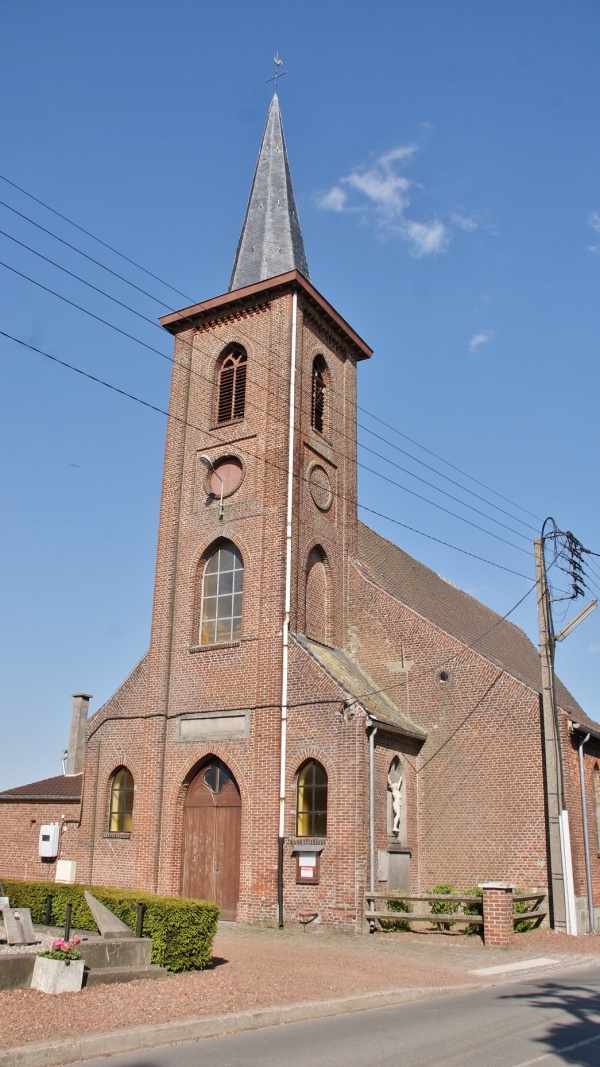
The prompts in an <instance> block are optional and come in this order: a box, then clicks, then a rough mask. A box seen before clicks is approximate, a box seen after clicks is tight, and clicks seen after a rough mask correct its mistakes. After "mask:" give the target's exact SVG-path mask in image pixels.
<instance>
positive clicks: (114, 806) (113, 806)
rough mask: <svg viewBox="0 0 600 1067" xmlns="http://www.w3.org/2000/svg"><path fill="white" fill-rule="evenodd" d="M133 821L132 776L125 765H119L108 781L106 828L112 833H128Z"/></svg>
mask: <svg viewBox="0 0 600 1067" xmlns="http://www.w3.org/2000/svg"><path fill="white" fill-rule="evenodd" d="M132 822H133V778H132V777H131V773H130V772H129V771H128V770H127V767H119V768H117V770H116V771H115V773H114V774H113V776H112V781H111V783H110V811H109V816H108V829H109V831H110V833H112V834H130V833H131V824H132Z"/></svg>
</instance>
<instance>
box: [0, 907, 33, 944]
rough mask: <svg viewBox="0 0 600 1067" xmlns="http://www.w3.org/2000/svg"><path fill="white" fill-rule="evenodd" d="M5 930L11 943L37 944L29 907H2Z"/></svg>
mask: <svg viewBox="0 0 600 1067" xmlns="http://www.w3.org/2000/svg"><path fill="white" fill-rule="evenodd" d="M2 918H3V919H4V930H5V933H6V940H7V942H8V944H9V945H37V944H38V942H39V938H38V937H36V935H35V933H34V929H33V923H32V921H31V912H30V910H29V908H2Z"/></svg>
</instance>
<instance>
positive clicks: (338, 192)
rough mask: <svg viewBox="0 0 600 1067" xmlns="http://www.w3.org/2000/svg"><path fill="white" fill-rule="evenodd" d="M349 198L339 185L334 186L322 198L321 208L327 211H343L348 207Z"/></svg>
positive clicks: (320, 201)
mask: <svg viewBox="0 0 600 1067" xmlns="http://www.w3.org/2000/svg"><path fill="white" fill-rule="evenodd" d="M346 200H347V196H346V193H345V192H344V190H343V189H340V187H339V185H334V186H332V188H331V189H330V190H329V192H328V193H325V194H324V195H323V196H322V197H320V200H319V203H320V205H321V207H323V208H325V209H326V210H327V211H343V210H344V207H345V205H346Z"/></svg>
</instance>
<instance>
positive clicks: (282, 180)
mask: <svg viewBox="0 0 600 1067" xmlns="http://www.w3.org/2000/svg"><path fill="white" fill-rule="evenodd" d="M290 270H298V271H300V273H301V274H303V275H304V277H305V278H308V279H309V280H310V274H309V272H308V263H307V260H306V252H305V251H304V241H303V240H302V233H301V230H300V222H299V220H298V212H297V210H296V201H295V199H294V190H293V188H292V177H291V174H290V167H289V163H288V157H287V149H286V147H285V139H284V136H283V126H282V124H281V113H280V111H279V100H278V99H277V93H275V94H274V95H273V99H272V101H271V106H270V108H269V115H268V117H267V125H266V127H265V132H264V136H263V139H262V144H261V146H260V152H259V155H258V162H257V164H256V170H255V172H254V180H253V182H252V189H251V190H250V199H249V200H248V207H247V208H246V217H245V219H244V225H243V227H242V232H241V235H240V240H239V244H238V247H237V252H236V256H235V262H234V264H233V272H232V275H231V281H230V283H229V292H231V291H232V290H234V289H242V288H243V287H244V286H246V285H254V284H255V283H256V282H261V281H264V280H265V279H266V278H275V277H276V276H277V275H279V274H285V273H286V271H290Z"/></svg>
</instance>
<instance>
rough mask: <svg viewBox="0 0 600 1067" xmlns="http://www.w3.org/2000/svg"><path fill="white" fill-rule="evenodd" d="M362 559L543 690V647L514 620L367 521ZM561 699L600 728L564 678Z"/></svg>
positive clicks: (369, 573)
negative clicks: (510, 619) (465, 590)
mask: <svg viewBox="0 0 600 1067" xmlns="http://www.w3.org/2000/svg"><path fill="white" fill-rule="evenodd" d="M356 562H357V563H358V564H359V567H360V568H361V570H362V572H363V574H364V575H365V576H366V577H368V578H370V579H371V580H372V581H373V582H374V583H375V585H378V586H380V588H381V589H383V590H384V591H385V592H387V593H390V594H391V596H393V597H395V598H396V599H397V600H399V601H401V603H403V604H405V605H406V607H407V608H410V609H411V610H412V611H416V612H417V613H418V614H419V615H422V616H423V618H425V619H428V620H429V622H432V623H433V624H434V625H435V626H438V627H439V628H440V629H441V630H444V631H445V633H447V634H449V635H450V636H451V637H454V638H456V639H457V640H458V641H460V642H461V643H462V644H465V645H467V646H468V647H469V648H472V649H473V650H474V651H475V652H478V653H479V655H481V656H483V657H484V659H487V660H489V661H490V662H491V663H494V664H495V665H496V666H497V667H500V668H501V669H502V670H504V671H506V673H507V674H510V675H512V677H513V678H516V679H517V680H518V681H520V682H523V683H524V684H525V685H527V686H528V687H529V688H530V689H532V690H533V691H534V692H536V693H539V692H541V668H540V658H539V653H538V650H537V649H536V647H535V645H533V644H532V642H531V641H530V640H529V638H528V637H527V635H526V634H525V633H524V632H523V630H521V629H520V628H519V627H518V626H515V624H514V623H512V622H510V621H509V620H508V619H504V618H502V616H501V615H497V614H496V612H495V611H492V609H491V608H488V607H487V606H486V605H485V604H482V603H481V602H480V601H479V600H475V598H474V597H472V596H469V594H468V593H464V592H463V590H462V589H457V588H456V586H454V585H452V584H451V583H450V582H448V581H446V579H445V578H441V577H440V575H439V574H436V573H435V571H432V570H430V569H429V567H426V566H425V565H424V564H423V563H419V562H418V560H416V559H413V557H412V556H409V555H408V554H407V553H406V552H403V551H402V549H401V548H398V546H397V545H394V544H393V543H392V542H391V541H387V540H386V539H385V538H384V537H381V535H380V534H377V533H375V531H374V530H371V529H370V528H369V527H368V526H365V525H364V523H361V522H359V523H358V558H357V561H356ZM556 702H557V704H558V706H559V707H560V708H562V710H563V711H565V712H567V714H568V715H569V716H570V717H572V718H574V719H575V720H576V721H577V722H580V723H581V724H582V725H584V726H585V725H589V726H590V727H592V728H594V729H595V730H600V726H598V724H597V723H594V721H593V720H592V719H590V718H589V717H588V716H587V715H586V714H585V712H584V711H583V709H582V708H581V707H580V705H579V704H578V703H577V701H576V700H575V697H574V696H572V694H571V693H570V692H569V690H568V689H567V688H566V687H565V686H564V685H563V684H562V682H561V681H560V679H559V678H557V679H556Z"/></svg>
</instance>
